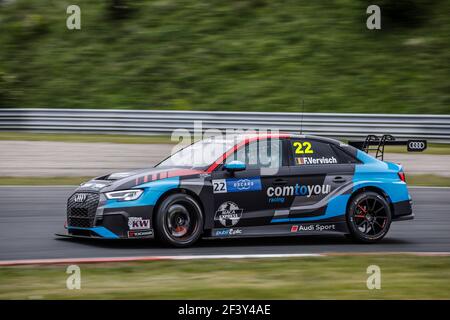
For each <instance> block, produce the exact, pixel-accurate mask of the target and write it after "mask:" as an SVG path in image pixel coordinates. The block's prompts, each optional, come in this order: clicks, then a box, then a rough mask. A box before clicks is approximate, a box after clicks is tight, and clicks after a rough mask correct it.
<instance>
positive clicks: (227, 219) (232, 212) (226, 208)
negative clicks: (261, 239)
mask: <svg viewBox="0 0 450 320" xmlns="http://www.w3.org/2000/svg"><path fill="white" fill-rule="evenodd" d="M242 211H244V210H243V209H241V208H239V206H238V205H237V204H236V203H234V202H231V201H227V202H224V203H222V204H221V205H220V206H219V208H218V209H217V211H216V214H215V215H214V220H216V221H220V223H221V224H222V225H223V226H225V227H232V226H234V225H236V224H237V223H238V222H239V220H240V219H241V216H242Z"/></svg>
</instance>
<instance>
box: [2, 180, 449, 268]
mask: <svg viewBox="0 0 450 320" xmlns="http://www.w3.org/2000/svg"><path fill="white" fill-rule="evenodd" d="M73 189H74V187H47V186H45V187H44V186H42V187H0V260H15V259H47V258H94V257H128V256H165V255H171V256H174V255H219V254H220V255H229V254H273V253H276V254H283V253H289V254H292V253H294V254H295V253H339V252H345V253H347V252H355V253H356V252H450V188H411V190H410V192H411V196H412V198H413V201H414V206H413V209H414V212H415V214H416V219H415V220H412V221H402V222H395V223H393V224H392V226H391V230H390V231H389V234H388V235H387V236H386V238H385V239H384V240H383V241H381V242H380V243H377V244H370V245H367V244H354V243H352V242H351V241H350V240H348V239H346V238H345V237H344V236H341V235H329V236H326V235H322V236H298V237H284V238H253V239H225V240H216V239H215V240H201V241H200V242H199V243H198V244H197V245H196V246H194V247H192V248H187V249H175V248H166V247H162V246H161V245H159V244H158V243H157V242H156V241H153V240H151V241H149V240H145V241H142V240H97V241H93V240H74V239H65V238H58V237H57V236H55V235H54V234H55V233H56V232H61V231H62V230H63V227H62V226H63V224H64V221H65V206H66V199H67V197H68V196H69V195H70V193H71V192H72V191H73Z"/></svg>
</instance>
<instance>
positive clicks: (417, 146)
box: [348, 134, 427, 160]
mask: <svg viewBox="0 0 450 320" xmlns="http://www.w3.org/2000/svg"><path fill="white" fill-rule="evenodd" d="M348 144H349V145H351V146H353V147H355V148H357V149H359V150H362V151H364V152H366V153H369V152H370V151H376V154H375V157H376V158H377V159H381V160H383V158H384V146H407V148H408V152H422V151H424V150H425V149H426V148H427V140H395V138H394V137H393V136H391V135H390V134H384V135H383V136H381V138H380V137H378V136H376V135H373V134H369V135H368V136H367V137H366V139H365V140H354V141H349V142H348ZM371 146H375V147H374V148H371Z"/></svg>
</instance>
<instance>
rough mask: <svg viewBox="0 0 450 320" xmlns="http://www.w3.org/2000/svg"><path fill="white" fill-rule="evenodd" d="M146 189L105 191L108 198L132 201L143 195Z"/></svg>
mask: <svg viewBox="0 0 450 320" xmlns="http://www.w3.org/2000/svg"><path fill="white" fill-rule="evenodd" d="M143 192H144V191H143V190H140V189H135V190H121V191H113V192H107V193H105V196H106V198H108V199H110V200H112V199H114V200H119V201H131V200H137V199H139V197H140V196H141V195H142V193H143Z"/></svg>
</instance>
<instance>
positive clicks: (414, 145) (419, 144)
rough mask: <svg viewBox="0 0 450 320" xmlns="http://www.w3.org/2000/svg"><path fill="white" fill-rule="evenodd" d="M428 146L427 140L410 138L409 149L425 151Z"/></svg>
mask: <svg viewBox="0 0 450 320" xmlns="http://www.w3.org/2000/svg"><path fill="white" fill-rule="evenodd" d="M426 148H427V142H426V141H425V140H409V141H408V151H423V150H425V149H426Z"/></svg>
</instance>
